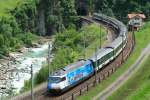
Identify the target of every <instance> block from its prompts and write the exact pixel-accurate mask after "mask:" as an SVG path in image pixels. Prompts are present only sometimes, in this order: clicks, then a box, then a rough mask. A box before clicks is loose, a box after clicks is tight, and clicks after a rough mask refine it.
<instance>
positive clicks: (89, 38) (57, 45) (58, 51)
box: [25, 24, 106, 87]
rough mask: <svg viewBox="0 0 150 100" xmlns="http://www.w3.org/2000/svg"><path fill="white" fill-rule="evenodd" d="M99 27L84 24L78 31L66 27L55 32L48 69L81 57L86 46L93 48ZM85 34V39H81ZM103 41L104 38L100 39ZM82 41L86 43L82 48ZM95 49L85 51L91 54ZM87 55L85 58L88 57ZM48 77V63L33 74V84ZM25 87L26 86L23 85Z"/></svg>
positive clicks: (54, 68)
mask: <svg viewBox="0 0 150 100" xmlns="http://www.w3.org/2000/svg"><path fill="white" fill-rule="evenodd" d="M99 32H100V31H99V27H98V26H97V25H95V24H92V25H89V26H84V27H83V28H81V29H80V30H79V31H76V30H75V29H73V28H71V29H67V30H65V31H64V32H62V33H57V34H56V37H55V42H54V46H53V53H55V56H54V58H53V60H52V62H51V64H50V71H51V72H54V71H56V70H58V69H60V68H64V67H65V66H66V65H68V64H70V63H73V62H75V61H77V60H78V59H79V58H81V57H82V58H83V54H84V52H85V51H84V50H85V48H87V49H89V48H88V47H91V48H95V46H99V45H92V44H95V42H96V44H98V43H99V42H97V40H99ZM105 34H106V31H105V30H104V29H103V28H102V37H104V36H105ZM84 36H85V38H86V41H83V37H84ZM102 41H104V40H102ZM84 43H85V44H86V46H85V48H84ZM94 51H95V49H94V50H93V49H92V51H91V52H87V53H88V55H89V56H91V55H92V54H93V52H94ZM89 56H87V58H88V57H89ZM47 77H48V65H46V66H44V67H42V69H41V70H40V71H39V72H38V73H37V74H36V75H35V85H37V84H40V83H41V82H43V81H46V80H47ZM25 87H27V86H25Z"/></svg>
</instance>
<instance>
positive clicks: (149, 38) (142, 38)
mask: <svg viewBox="0 0 150 100" xmlns="http://www.w3.org/2000/svg"><path fill="white" fill-rule="evenodd" d="M149 27H150V22H148V23H146V24H145V25H144V26H143V27H142V29H140V30H139V31H138V32H135V37H136V46H135V49H134V52H133V53H132V54H131V55H130V57H129V58H128V59H127V61H126V62H125V63H124V64H123V65H122V66H121V67H120V68H119V69H117V70H116V72H115V73H113V74H112V75H111V76H109V77H108V78H106V79H105V80H103V81H101V83H100V84H98V85H97V86H96V87H95V88H92V89H91V90H90V91H89V92H88V93H86V94H84V95H82V96H80V97H79V98H78V100H91V99H92V98H93V97H94V96H96V95H97V94H98V93H100V92H102V90H104V89H106V88H107V87H108V86H109V85H110V84H111V83H113V82H114V81H115V80H116V79H117V78H118V77H119V76H120V75H121V74H122V73H124V72H125V71H126V70H127V69H128V68H129V67H130V66H131V65H132V64H133V62H135V61H136V59H137V58H138V57H139V56H140V53H141V52H142V50H143V49H144V48H145V47H146V46H147V45H148V43H150V34H149V32H150V28H149ZM143 34H144V35H143ZM126 89H128V88H126ZM122 93H127V92H124V91H122ZM118 94H120V91H117V92H115V95H113V96H116V97H117V96H119V95H118ZM121 97H124V96H121ZM115 100H117V99H115Z"/></svg>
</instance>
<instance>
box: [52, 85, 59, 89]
mask: <svg viewBox="0 0 150 100" xmlns="http://www.w3.org/2000/svg"><path fill="white" fill-rule="evenodd" d="M51 88H52V89H56V90H57V89H60V86H59V85H58V84H51Z"/></svg>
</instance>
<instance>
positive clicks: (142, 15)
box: [128, 14, 146, 19]
mask: <svg viewBox="0 0 150 100" xmlns="http://www.w3.org/2000/svg"><path fill="white" fill-rule="evenodd" d="M135 16H139V17H141V18H142V19H144V18H146V16H145V15H144V14H128V18H129V19H131V18H133V17H135Z"/></svg>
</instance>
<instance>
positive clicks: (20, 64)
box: [0, 43, 52, 96]
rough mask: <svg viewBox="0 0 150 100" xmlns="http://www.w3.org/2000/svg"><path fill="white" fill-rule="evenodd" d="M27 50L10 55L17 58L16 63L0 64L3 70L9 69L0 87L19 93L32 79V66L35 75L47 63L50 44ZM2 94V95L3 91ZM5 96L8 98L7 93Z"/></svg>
mask: <svg viewBox="0 0 150 100" xmlns="http://www.w3.org/2000/svg"><path fill="white" fill-rule="evenodd" d="M51 44H52V43H51ZM25 49H27V51H26V52H24V53H18V52H15V53H10V55H11V56H12V57H14V58H15V61H8V63H7V64H5V63H4V64H0V65H1V66H0V68H2V65H3V68H4V69H5V68H6V69H7V70H5V71H6V75H5V78H6V79H5V80H0V87H2V86H3V87H5V88H6V91H10V90H11V89H13V92H15V93H19V91H20V90H21V88H22V87H23V86H24V81H25V80H29V79H30V78H31V73H30V71H31V65H32V67H33V73H34V74H35V73H37V72H38V71H39V70H40V69H41V67H42V65H44V63H46V58H47V56H48V43H45V44H43V45H41V46H40V47H38V48H25ZM3 72H4V71H3ZM9 89H10V90H9ZM0 94H2V93H1V91H0ZM3 95H5V96H7V94H5V93H3Z"/></svg>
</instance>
